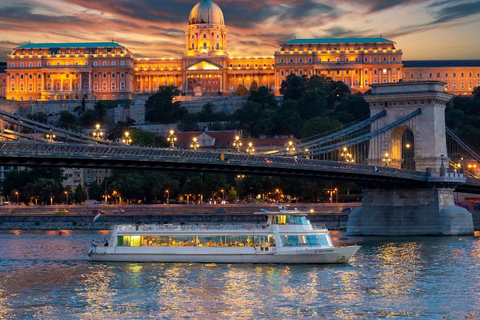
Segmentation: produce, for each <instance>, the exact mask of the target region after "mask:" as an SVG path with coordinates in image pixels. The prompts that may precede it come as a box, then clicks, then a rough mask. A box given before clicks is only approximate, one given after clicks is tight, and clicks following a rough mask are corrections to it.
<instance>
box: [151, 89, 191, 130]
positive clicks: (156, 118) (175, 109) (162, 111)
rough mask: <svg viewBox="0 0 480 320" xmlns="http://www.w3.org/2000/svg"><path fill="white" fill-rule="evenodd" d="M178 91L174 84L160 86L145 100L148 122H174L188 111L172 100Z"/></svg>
mask: <svg viewBox="0 0 480 320" xmlns="http://www.w3.org/2000/svg"><path fill="white" fill-rule="evenodd" d="M179 94H180V91H179V90H178V89H177V88H176V87H175V86H161V87H160V88H159V90H158V92H156V93H154V94H153V95H152V96H150V98H148V100H147V101H146V102H145V109H146V119H147V120H148V121H150V122H158V123H176V122H178V121H179V120H180V119H182V117H183V116H184V115H186V114H187V113H188V111H187V109H186V108H184V107H182V106H181V105H180V103H179V102H178V101H175V100H174V97H175V96H178V95H179Z"/></svg>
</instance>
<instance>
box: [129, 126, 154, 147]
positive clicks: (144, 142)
mask: <svg viewBox="0 0 480 320" xmlns="http://www.w3.org/2000/svg"><path fill="white" fill-rule="evenodd" d="M129 132H130V137H131V138H132V144H133V145H136V146H142V147H156V146H160V145H161V141H159V140H158V139H157V137H156V136H155V134H154V133H152V132H149V131H145V130H143V129H139V128H136V129H133V130H130V131H129Z"/></svg>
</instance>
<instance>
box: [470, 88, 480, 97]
mask: <svg viewBox="0 0 480 320" xmlns="http://www.w3.org/2000/svg"><path fill="white" fill-rule="evenodd" d="M472 96H474V97H475V98H480V87H475V88H473V91H472Z"/></svg>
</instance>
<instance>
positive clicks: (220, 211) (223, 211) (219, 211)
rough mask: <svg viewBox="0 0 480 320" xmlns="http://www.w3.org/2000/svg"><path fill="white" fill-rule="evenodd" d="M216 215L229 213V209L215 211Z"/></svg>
mask: <svg viewBox="0 0 480 320" xmlns="http://www.w3.org/2000/svg"><path fill="white" fill-rule="evenodd" d="M215 213H227V209H223V208H221V209H217V210H215Z"/></svg>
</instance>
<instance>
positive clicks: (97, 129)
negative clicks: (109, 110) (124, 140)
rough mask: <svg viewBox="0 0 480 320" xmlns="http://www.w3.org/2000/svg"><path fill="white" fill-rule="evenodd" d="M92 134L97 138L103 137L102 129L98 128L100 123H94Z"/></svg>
mask: <svg viewBox="0 0 480 320" xmlns="http://www.w3.org/2000/svg"><path fill="white" fill-rule="evenodd" d="M92 136H93V137H94V138H97V139H103V131H102V130H101V129H100V124H98V123H97V124H96V125H95V130H93V132H92Z"/></svg>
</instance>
